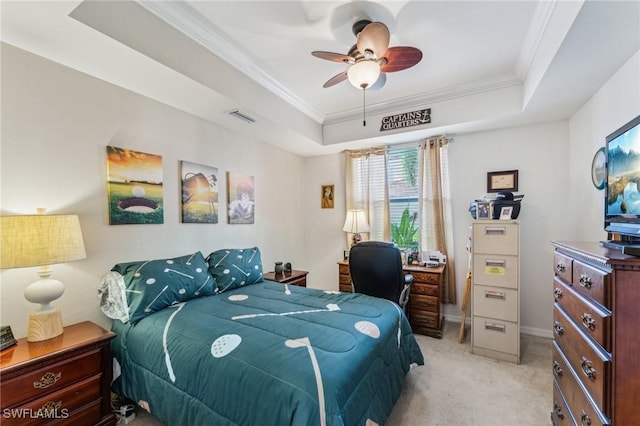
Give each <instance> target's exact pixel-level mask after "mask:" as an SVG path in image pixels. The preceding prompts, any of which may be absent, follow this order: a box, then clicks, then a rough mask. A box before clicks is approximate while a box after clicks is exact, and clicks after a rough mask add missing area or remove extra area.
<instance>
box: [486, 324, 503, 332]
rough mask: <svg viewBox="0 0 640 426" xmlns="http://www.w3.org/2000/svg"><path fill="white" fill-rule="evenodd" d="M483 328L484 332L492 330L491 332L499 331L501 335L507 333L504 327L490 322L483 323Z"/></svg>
mask: <svg viewBox="0 0 640 426" xmlns="http://www.w3.org/2000/svg"><path fill="white" fill-rule="evenodd" d="M484 328H485V330H493V331H499V332H501V333H506V331H507V327H505V326H504V325H502V324H495V323H492V322H485V323H484Z"/></svg>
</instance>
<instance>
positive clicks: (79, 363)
mask: <svg viewBox="0 0 640 426" xmlns="http://www.w3.org/2000/svg"><path fill="white" fill-rule="evenodd" d="M114 337H115V334H113V333H111V332H110V331H107V330H105V329H103V328H102V327H100V326H98V325H96V324H94V323H92V322H88V321H86V322H81V323H78V324H74V325H70V326H67V327H65V328H64V333H63V334H62V335H60V336H58V337H55V338H53V339H49V340H44V341H41V342H27V341H26V338H23V339H18V344H17V345H15V346H12V347H11V348H9V349H6V350H4V351H2V352H1V353H0V413H1V414H0V415H1V416H2V424H7V425H10V424H20V425H24V424H49V423H53V422H60V423H58V424H73V425H114V424H115V423H116V418H115V415H114V414H113V413H112V411H111V391H110V387H111V362H112V361H111V347H110V341H111V339H112V338H114Z"/></svg>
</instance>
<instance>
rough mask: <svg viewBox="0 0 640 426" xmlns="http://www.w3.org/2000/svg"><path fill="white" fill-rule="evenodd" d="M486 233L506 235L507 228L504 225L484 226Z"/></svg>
mask: <svg viewBox="0 0 640 426" xmlns="http://www.w3.org/2000/svg"><path fill="white" fill-rule="evenodd" d="M484 234H485V235H506V234H507V228H506V227H504V226H487V227H486V228H484Z"/></svg>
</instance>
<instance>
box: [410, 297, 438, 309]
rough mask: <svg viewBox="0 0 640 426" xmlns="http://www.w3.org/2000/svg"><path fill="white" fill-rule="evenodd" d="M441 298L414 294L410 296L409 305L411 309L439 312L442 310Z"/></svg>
mask: <svg viewBox="0 0 640 426" xmlns="http://www.w3.org/2000/svg"><path fill="white" fill-rule="evenodd" d="M439 304H440V300H439V299H438V298H437V297H433V296H422V295H417V294H412V295H411V296H410V297H409V307H410V309H411V311H413V312H415V311H428V312H435V313H438V312H439V310H440V305H439Z"/></svg>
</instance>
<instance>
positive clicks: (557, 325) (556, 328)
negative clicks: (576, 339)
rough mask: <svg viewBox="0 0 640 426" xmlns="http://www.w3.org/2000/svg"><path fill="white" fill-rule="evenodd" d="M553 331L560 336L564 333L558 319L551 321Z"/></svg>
mask: <svg viewBox="0 0 640 426" xmlns="http://www.w3.org/2000/svg"><path fill="white" fill-rule="evenodd" d="M553 332H554V333H556V334H558V335H560V336H562V335H563V334H564V327H563V326H562V324H560V323H559V322H558V321H554V322H553Z"/></svg>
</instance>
